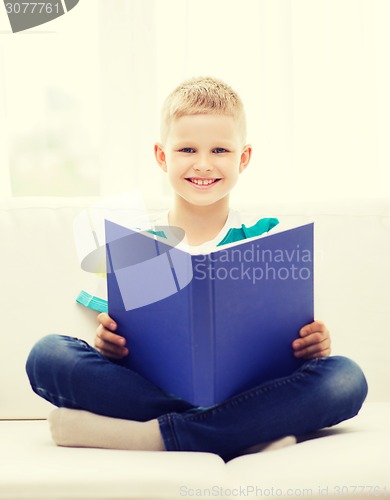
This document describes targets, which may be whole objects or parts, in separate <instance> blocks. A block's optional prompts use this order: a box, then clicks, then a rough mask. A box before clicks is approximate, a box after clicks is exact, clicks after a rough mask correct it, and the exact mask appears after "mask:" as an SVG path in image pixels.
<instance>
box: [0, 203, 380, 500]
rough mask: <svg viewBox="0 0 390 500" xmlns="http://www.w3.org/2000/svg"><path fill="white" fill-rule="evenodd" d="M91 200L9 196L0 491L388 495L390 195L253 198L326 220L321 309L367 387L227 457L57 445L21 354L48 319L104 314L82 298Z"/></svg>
mask: <svg viewBox="0 0 390 500" xmlns="http://www.w3.org/2000/svg"><path fill="white" fill-rule="evenodd" d="M87 204H88V201H87V200H86V199H77V198H57V199H46V198H36V199H34V198H31V199H27V198H26V199H23V198H21V199H13V200H0V234H1V245H0V262H1V265H2V271H1V277H2V286H1V287H0V304H1V311H2V314H1V323H0V325H1V348H2V356H1V363H0V419H1V421H0V498H2V499H4V498H7V499H22V498H33V499H37V500H38V499H39V500H42V499H51V500H55V499H65V498H66V499H68V498H69V499H86V498H94V499H101V498H105V499H114V498H115V499H127V498H129V499H130V498H131V499H135V498H139V499H141V498H142V499H160V498H166V499H172V500H173V499H179V498H186V497H196V498H203V499H205V498H237V497H243V498H245V497H253V498H257V497H262V496H268V497H282V498H291V497H293V496H296V497H302V496H306V497H309V498H319V497H320V496H328V497H337V496H341V495H342V496H350V497H355V496H357V495H358V494H360V495H364V496H386V493H387V495H390V459H389V455H390V453H389V450H390V430H389V428H390V425H389V424H390V364H389V362H388V359H389V352H390V327H389V319H388V318H389V313H390V261H389V257H390V200H379V201H356V202H354V201H349V202H323V203H315V204H314V203H312V204H306V205H305V204H299V203H295V204H285V203H277V204H274V205H272V206H265V205H264V204H261V203H260V204H259V205H258V207H256V212H257V213H259V214H260V215H262V216H277V217H279V218H280V219H281V220H284V221H287V222H288V223H294V224H295V223H296V224H299V223H304V222H307V221H310V220H314V221H315V223H316V224H315V234H316V254H317V261H316V268H315V269H316V273H315V285H316V292H315V293H316V317H317V318H318V319H323V320H324V321H325V322H326V323H327V325H328V327H329V329H330V330H331V332H332V337H333V354H342V355H346V356H349V357H351V358H352V359H354V360H355V361H356V362H358V363H359V364H360V365H361V367H362V368H363V370H364V371H365V374H366V377H367V379H368V383H369V395H368V398H367V401H366V403H365V404H364V406H363V409H362V410H361V412H360V414H359V415H358V416H357V417H355V418H354V419H352V420H350V421H347V422H344V423H342V424H340V425H338V426H336V427H334V428H331V429H325V430H323V431H320V432H319V433H318V434H317V435H316V436H308V437H306V438H305V439H302V440H301V442H299V443H298V444H297V445H295V446H291V447H288V448H284V449H281V450H278V451H270V452H267V453H257V454H252V455H247V456H242V457H239V458H236V459H234V460H232V461H231V462H229V463H227V464H225V463H224V462H223V461H222V460H221V458H219V457H218V456H216V455H213V454H210V453H190V452H165V453H158V452H156V453H152V452H126V451H111V450H99V449H81V448H80V449H78V448H60V447H56V446H55V445H54V444H53V442H52V441H51V437H50V434H49V429H48V425H47V422H46V421H45V418H46V416H47V414H48V412H49V411H50V410H51V409H52V407H51V405H50V404H48V403H46V402H44V401H43V400H41V399H40V398H39V397H38V396H36V395H35V394H34V393H33V392H32V390H31V389H30V387H29V383H28V379H27V376H26V375H25V370H24V365H25V360H26V357H27V354H28V352H29V350H30V348H31V346H32V345H33V343H34V342H35V341H36V340H38V339H39V338H40V337H42V336H44V335H46V334H48V333H62V334H68V335H72V336H79V337H82V338H84V339H86V340H88V341H91V340H92V338H93V336H94V331H95V328H96V324H97V323H96V314H95V313H94V312H93V311H88V310H86V309H84V308H83V307H82V306H80V305H78V304H76V303H75V301H74V298H75V296H76V295H77V293H78V292H79V289H80V288H81V286H82V285H83V284H85V283H86V282H88V280H90V279H91V278H92V276H91V275H88V274H87V273H85V272H83V271H82V270H81V269H80V267H79V265H78V261H77V257H76V252H75V249H74V243H73V234H72V223H73V219H74V217H75V216H76V215H77V214H78V213H79V212H80V211H81V210H82V209H83V208H84V207H85V206H87ZM244 208H245V210H247V211H248V210H252V211H253V207H244ZM302 418H305V415H302ZM386 488H387V490H386Z"/></svg>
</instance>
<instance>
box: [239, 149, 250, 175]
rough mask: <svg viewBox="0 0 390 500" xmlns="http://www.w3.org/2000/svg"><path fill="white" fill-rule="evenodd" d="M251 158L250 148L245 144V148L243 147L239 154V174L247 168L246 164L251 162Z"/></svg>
mask: <svg viewBox="0 0 390 500" xmlns="http://www.w3.org/2000/svg"><path fill="white" fill-rule="evenodd" d="M251 157H252V146H251V145H250V144H247V145H246V146H244V149H243V150H242V153H241V159H240V169H239V172H240V174H241V172H243V171H244V170H245V169H246V167H247V166H248V164H249V162H250V160H251Z"/></svg>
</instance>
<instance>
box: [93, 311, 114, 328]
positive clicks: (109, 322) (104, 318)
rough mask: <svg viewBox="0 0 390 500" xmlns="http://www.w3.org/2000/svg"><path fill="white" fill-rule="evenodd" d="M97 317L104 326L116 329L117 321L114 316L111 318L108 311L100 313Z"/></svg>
mask: <svg viewBox="0 0 390 500" xmlns="http://www.w3.org/2000/svg"><path fill="white" fill-rule="evenodd" d="M97 319H98V321H99V323H101V324H102V325H103V326H105V327H106V328H108V329H109V330H115V329H116V323H115V321H114V320H113V319H112V318H110V316H109V315H108V314H107V313H100V314H98V317H97Z"/></svg>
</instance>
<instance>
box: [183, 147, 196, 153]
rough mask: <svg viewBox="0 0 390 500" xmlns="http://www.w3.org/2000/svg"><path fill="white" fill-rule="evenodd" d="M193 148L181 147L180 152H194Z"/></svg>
mask: <svg viewBox="0 0 390 500" xmlns="http://www.w3.org/2000/svg"><path fill="white" fill-rule="evenodd" d="M194 152H195V149H194V148H181V149H180V153H194Z"/></svg>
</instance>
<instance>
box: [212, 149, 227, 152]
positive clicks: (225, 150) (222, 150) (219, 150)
mask: <svg viewBox="0 0 390 500" xmlns="http://www.w3.org/2000/svg"><path fill="white" fill-rule="evenodd" d="M213 153H227V149H225V148H214V149H213Z"/></svg>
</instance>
